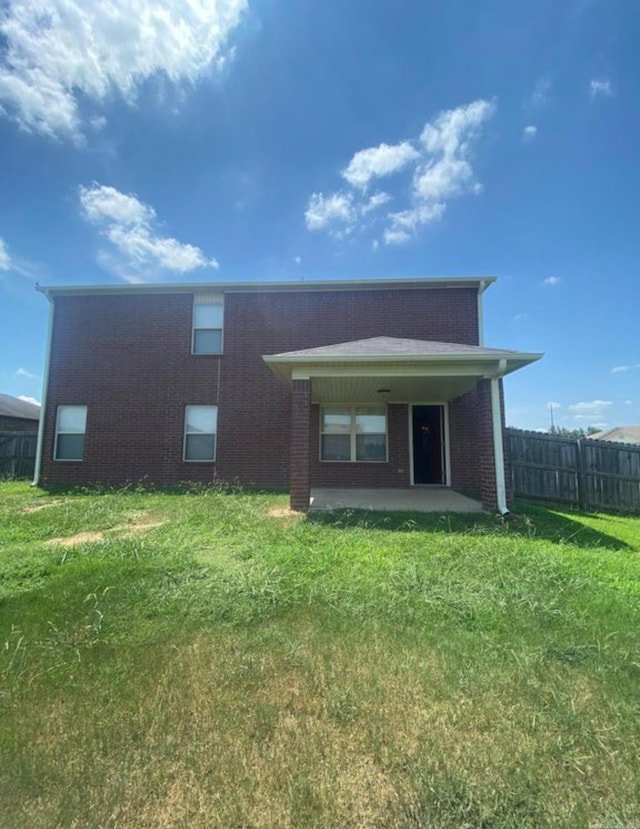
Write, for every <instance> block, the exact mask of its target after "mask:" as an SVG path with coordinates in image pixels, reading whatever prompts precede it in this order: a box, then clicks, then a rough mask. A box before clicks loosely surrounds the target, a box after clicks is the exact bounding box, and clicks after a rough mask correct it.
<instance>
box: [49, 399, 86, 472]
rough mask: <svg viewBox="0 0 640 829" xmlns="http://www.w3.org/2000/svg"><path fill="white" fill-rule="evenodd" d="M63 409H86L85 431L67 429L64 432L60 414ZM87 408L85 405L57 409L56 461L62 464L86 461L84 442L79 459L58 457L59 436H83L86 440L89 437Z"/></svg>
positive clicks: (54, 444)
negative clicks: (61, 426) (61, 427)
mask: <svg viewBox="0 0 640 829" xmlns="http://www.w3.org/2000/svg"><path fill="white" fill-rule="evenodd" d="M63 409H84V429H83V431H82V432H80V431H77V430H68V429H65V430H64V431H63V430H61V429H60V414H61V412H62V410H63ZM87 413H88V410H87V407H86V406H84V405H80V406H77V405H68V404H62V405H60V406H58V407H57V408H56V434H55V440H54V442H53V459H54V461H60V462H61V463H80V462H82V461H83V460H84V441H83V443H82V456H81V457H79V458H59V457H58V437H59V435H82V436H83V437H85V438H86V435H87Z"/></svg>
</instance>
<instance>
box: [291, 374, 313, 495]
mask: <svg viewBox="0 0 640 829" xmlns="http://www.w3.org/2000/svg"><path fill="white" fill-rule="evenodd" d="M310 424H311V380H294V381H293V389H292V392H291V463H290V472H289V504H290V506H291V509H293V510H299V511H300V512H306V511H307V510H308V509H309V499H310V497H311V477H310V472H309V440H310Z"/></svg>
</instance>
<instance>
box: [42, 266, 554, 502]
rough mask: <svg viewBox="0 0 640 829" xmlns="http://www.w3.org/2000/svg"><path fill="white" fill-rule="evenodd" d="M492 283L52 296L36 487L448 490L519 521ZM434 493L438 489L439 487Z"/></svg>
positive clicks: (113, 289)
mask: <svg viewBox="0 0 640 829" xmlns="http://www.w3.org/2000/svg"><path fill="white" fill-rule="evenodd" d="M493 281H494V278H493V277H482V278H479V277H478V278H476V277H469V278H467V277H455V278H417V279H395V280H385V281H381V280H358V281H343V282H334V281H331V282H329V281H322V282H297V283H292V282H286V283H225V284H223V283H201V284H192V285H115V286H113V285H109V286H101V285H94V286H86V287H73V286H63V287H50V288H45V287H39V288H38V290H39V291H41V292H42V293H44V294H45V295H46V296H47V298H48V300H49V303H50V325H49V344H48V349H47V365H46V368H45V375H46V380H45V390H44V396H43V417H42V420H41V429H40V434H39V446H38V458H37V464H36V476H35V478H36V482H38V483H41V484H42V485H44V486H48V485H53V484H65V485H75V484H90V483H105V484H115V485H117V484H123V483H125V482H132V481H144V482H148V483H152V484H156V485H172V484H178V483H181V482H185V481H192V482H201V483H210V482H213V481H228V482H231V481H237V482H239V483H240V484H243V485H247V486H259V487H273V488H286V487H288V488H289V491H290V498H291V505H292V507H293V508H294V509H300V510H305V509H307V508H308V506H309V499H310V488H311V487H312V486H313V487H350V486H351V487H371V488H377V487H385V488H386V487H416V486H424V487H429V486H439V487H443V486H444V487H451V488H453V489H454V490H457V491H462V492H464V493H466V494H469V495H471V496H474V497H476V498H479V499H481V501H482V504H483V506H484V507H485V508H486V509H491V510H495V509H498V510H500V511H502V512H505V511H506V510H507V509H508V501H509V492H508V487H507V483H506V477H505V458H504V449H503V445H504V442H503V429H504V404H503V399H502V377H503V376H504V375H505V374H508V373H510V372H512V371H515V370H516V369H518V368H521V367H522V366H524V365H527V364H528V363H531V362H533V361H534V360H537V359H539V357H540V356H541V355H540V354H524V353H520V352H516V351H505V350H500V349H490V348H485V347H484V346H483V344H482V297H483V293H484V291H485V289H486V288H487V287H488V286H489V285H490V284H491V283H492V282H493ZM426 494H427V495H428V492H427V493H426Z"/></svg>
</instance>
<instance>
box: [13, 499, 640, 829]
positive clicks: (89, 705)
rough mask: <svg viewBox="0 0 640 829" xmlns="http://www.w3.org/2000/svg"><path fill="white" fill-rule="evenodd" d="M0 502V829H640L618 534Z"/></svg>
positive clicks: (147, 502)
mask: <svg viewBox="0 0 640 829" xmlns="http://www.w3.org/2000/svg"><path fill="white" fill-rule="evenodd" d="M285 506H286V497H285V496H281V495H267V494H243V493H241V492H235V493H230V492H225V491H223V490H202V489H196V490H194V491H192V492H189V493H182V494H179V493H162V492H142V491H137V490H129V491H120V492H109V491H107V492H101V493H100V492H92V491H85V492H70V493H53V494H46V493H44V492H43V491H40V490H34V489H32V488H30V487H29V486H27V485H26V484H22V483H3V484H1V485H0V645H1V646H2V651H1V653H0V707H1V709H2V710H1V712H0V713H1V717H0V803H1V804H2V808H0V827H3V828H4V827H11V829H21V827H29V829H33V827H88V826H91V827H94V826H95V827H98V826H100V827H102V826H104V827H108V826H113V827H122V828H123V829H124V828H127V829H128V827H132V828H133V827H135V828H136V829H138V827H142V828H144V827H154V829H155V827H183V826H184V827H189V828H190V829H192V827H194V828H195V829H198V828H199V827H203V828H204V827H207V829H209V827H221V829H222V828H224V829H232V828H233V827H238V829H240V827H247V829H249V827H251V829H254V827H255V829H258V828H259V827H397V829H414V828H415V829H418V827H436V829H437V828H438V827H443V828H444V827H456V829H457V828H458V827H473V829H475V827H486V829H489V827H491V828H492V829H493V827H496V829H497V827H505V829H506V827H514V829H515V828H516V827H517V828H518V829H520V827H573V826H575V827H585V826H589V825H590V824H591V825H598V824H600V825H611V826H614V825H616V826H617V825H624V824H625V823H626V824H627V825H632V823H633V822H634V821H635V822H638V821H640V797H639V794H640V792H639V786H638V780H640V759H639V757H638V752H637V746H638V743H639V739H640V695H639V688H640V655H639V649H638V645H639V641H640V632H639V631H640V625H639V622H640V579H639V576H640V519H637V518H625V517H620V516H605V515H585V514H580V513H570V512H563V511H560V510H554V509H550V508H546V507H533V506H531V505H522V506H521V509H520V510H519V513H518V515H516V516H515V517H513V518H512V519H510V520H508V521H503V520H498V519H496V518H493V517H489V516H477V515H474V516H438V515H418V514H407V513H405V514H401V513H397V514H389V515H384V514H381V513H378V514H372V513H363V512H348V511H343V512H339V513H331V514H318V515H311V516H309V517H308V518H302V517H298V516H291V515H287V514H286V513H285V514H283V513H284V511H283V507H285Z"/></svg>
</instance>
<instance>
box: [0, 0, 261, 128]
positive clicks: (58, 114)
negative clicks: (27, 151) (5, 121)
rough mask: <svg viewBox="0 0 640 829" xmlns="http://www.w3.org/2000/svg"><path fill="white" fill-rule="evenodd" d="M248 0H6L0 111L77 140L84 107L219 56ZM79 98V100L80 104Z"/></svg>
mask: <svg viewBox="0 0 640 829" xmlns="http://www.w3.org/2000/svg"><path fill="white" fill-rule="evenodd" d="M246 5H247V0H217V1H216V2H203V0H109V2H104V0H47V2H46V3H45V2H43V0H9V2H8V7H6V8H5V10H4V12H3V14H2V16H0V41H4V48H3V54H2V58H1V59H0V103H1V104H2V106H0V113H4V114H5V115H8V116H9V117H11V118H13V119H14V120H15V121H17V123H18V124H19V125H20V126H21V127H22V128H23V129H25V130H28V131H33V132H40V133H43V134H45V135H49V136H56V137H65V138H73V139H75V140H76V141H79V140H81V136H82V127H83V121H84V120H85V118H86V119H87V120H88V121H89V123H92V124H93V127H94V129H96V128H100V127H101V126H102V122H101V120H100V116H97V120H96V116H95V114H91V113H86V114H85V113H84V112H83V111H82V109H83V108H86V104H87V102H89V104H93V105H95V104H98V105H99V104H101V103H102V102H104V100H105V99H106V98H107V97H109V96H110V95H112V94H113V93H114V92H115V93H118V94H119V95H121V96H122V97H123V98H124V99H125V100H126V101H127V102H129V103H131V102H133V101H135V99H136V96H137V94H138V91H139V89H140V87H141V85H142V84H143V83H144V82H145V81H147V80H148V79H149V78H152V77H154V76H158V77H162V78H164V79H166V80H168V81H169V82H170V83H172V84H184V83H194V82H195V81H196V80H197V79H198V78H200V77H202V76H203V75H204V74H205V73H206V72H208V71H209V70H210V69H211V67H212V66H214V65H215V64H216V63H217V64H219V65H220V64H222V62H223V61H224V58H225V51H224V50H225V46H226V43H227V40H228V37H229V34H230V33H231V31H232V30H233V29H234V28H235V27H236V26H237V24H238V22H239V20H240V17H241V14H242V12H243V11H244V9H245V8H246ZM81 102H83V103H81Z"/></svg>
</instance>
